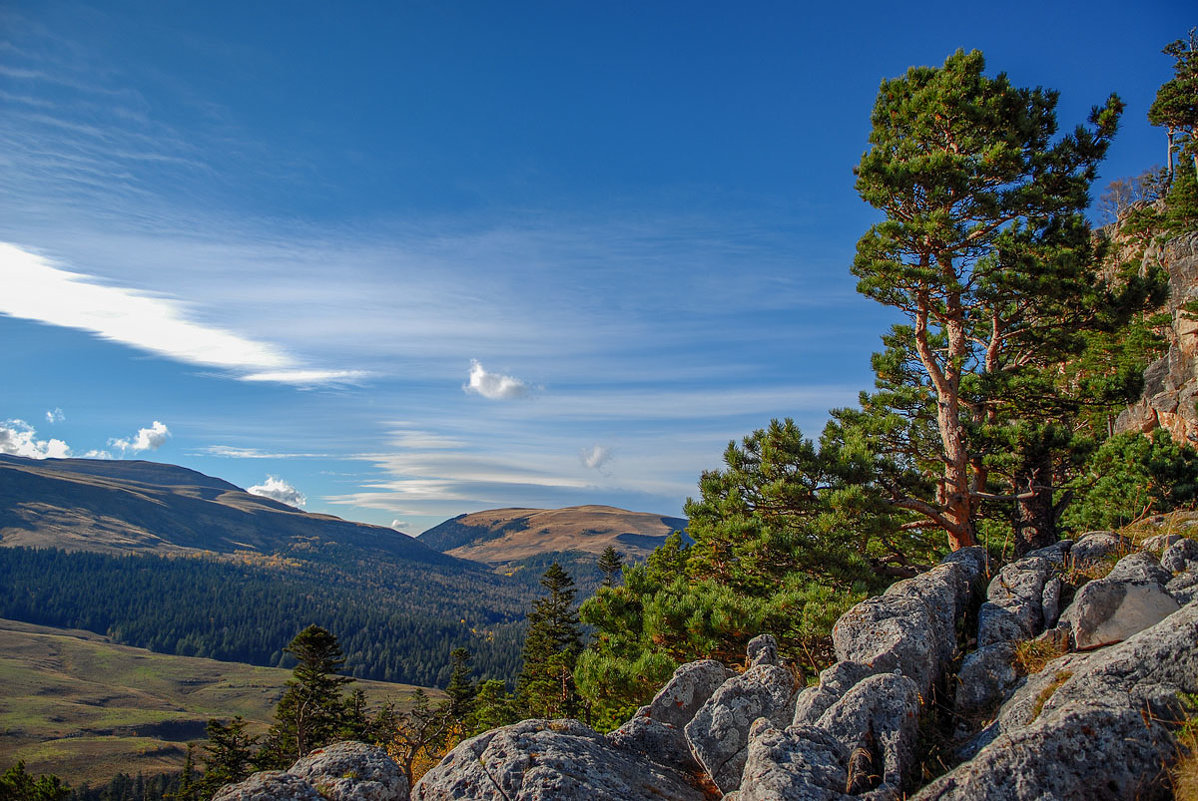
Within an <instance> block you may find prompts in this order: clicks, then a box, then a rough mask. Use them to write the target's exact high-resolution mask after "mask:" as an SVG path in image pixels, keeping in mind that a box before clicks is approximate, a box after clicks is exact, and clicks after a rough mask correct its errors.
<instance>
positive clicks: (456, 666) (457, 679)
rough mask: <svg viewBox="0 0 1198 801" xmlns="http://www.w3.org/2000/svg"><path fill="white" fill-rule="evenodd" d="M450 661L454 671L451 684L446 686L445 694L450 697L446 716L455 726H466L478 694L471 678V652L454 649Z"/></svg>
mask: <svg viewBox="0 0 1198 801" xmlns="http://www.w3.org/2000/svg"><path fill="white" fill-rule="evenodd" d="M449 660H450V664H451V665H452V669H451V672H450V674H449V683H448V684H446V685H445V694H446V695H448V696H449V704H448V705H447V707H446V714H448V715H449V717H450V719H451V720H452V721H453V722H454V725H455V726H465V724H466V721H467V720H468V719H469V717H470V714H471V712H472V711H473V710H474V696H475V694H476V693H477V692H478V688H477V687H476V686H475V684H474V681H473V680H472V679H471V678H470V651H469V649H466V648H454V649H453V652H452V653H451V654H450V655H449Z"/></svg>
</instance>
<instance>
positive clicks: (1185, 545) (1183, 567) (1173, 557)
mask: <svg viewBox="0 0 1198 801" xmlns="http://www.w3.org/2000/svg"><path fill="white" fill-rule="evenodd" d="M1161 568H1163V569H1164V570H1166V571H1168V572H1169V573H1198V541H1195V540H1190V539H1180V540H1178V541H1177V542H1174V543H1173V544H1172V545H1170V546H1169V547H1168V548H1166V549H1165V551H1164V552H1163V553H1162V554H1161Z"/></svg>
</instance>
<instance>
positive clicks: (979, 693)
mask: <svg viewBox="0 0 1198 801" xmlns="http://www.w3.org/2000/svg"><path fill="white" fill-rule="evenodd" d="M1019 678H1020V677H1019V674H1018V673H1017V672H1016V671H1015V642H1014V641H1010V640H1008V641H1004V642H996V643H993V644H991V645H986V646H983V647H981V648H978V649H977V650H976V651H974V652H973V653H971V654H970V655H969V656H967V657H965V661H964V662H963V663H962V664H961V669H960V670H959V671H958V672H957V694H956V709H957V712H958V713H960V714H961V715H966V716H971V715H978V714H982V713H985V712H986V711H993V710H994V709H995V708H996V707H997V705H998V703H999V702H1000V701H1002V700H1003V699H1004V698H1005V697H1006V695H1007V693H1008V692H1009V691H1010V690H1011V689H1012V688H1014V687H1015V685H1016V684H1018V683H1019Z"/></svg>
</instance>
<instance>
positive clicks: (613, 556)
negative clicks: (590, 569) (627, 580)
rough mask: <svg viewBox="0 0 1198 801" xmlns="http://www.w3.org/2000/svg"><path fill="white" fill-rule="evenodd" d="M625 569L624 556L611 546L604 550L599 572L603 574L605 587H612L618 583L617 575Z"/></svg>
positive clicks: (600, 559)
mask: <svg viewBox="0 0 1198 801" xmlns="http://www.w3.org/2000/svg"><path fill="white" fill-rule="evenodd" d="M623 567H624V555H623V554H622V553H620V552H619V551H617V550H616V549H615V548H614V547H612V546H611V545H609V546H607V547H606V548H604V549H603V553H602V554H601V555H600V556H599V570H601V571H602V572H603V586H604V587H612V586H615V583H616V574H617V573H619V572H620V570H621V569H622V568H623Z"/></svg>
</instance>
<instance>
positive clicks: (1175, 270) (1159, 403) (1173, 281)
mask: <svg viewBox="0 0 1198 801" xmlns="http://www.w3.org/2000/svg"><path fill="white" fill-rule="evenodd" d="M1144 260H1145V263H1146V265H1147V264H1148V263H1153V262H1156V261H1159V262H1160V263H1161V264H1162V265H1163V266H1164V268H1165V270H1166V271H1167V272H1168V274H1169V303H1168V308H1167V309H1166V311H1168V312H1169V314H1170V316H1171V318H1172V324H1171V325H1170V326H1169V328H1168V329H1167V331H1166V338H1167V339H1168V342H1169V349H1168V351H1167V352H1166V353H1165V355H1164V356H1162V357H1161V358H1159V359H1157V360H1156V361H1155V362H1153V363H1152V364H1150V365H1149V366H1148V369H1147V370H1145V371H1144V391H1143V393H1142V394H1141V396H1140V399H1139V400H1138V401H1136V402H1135V403H1133V404H1132V405H1131V406H1129V407H1128V408H1127V409H1126V410H1125V411H1124V412H1123V413H1122V414H1120V415H1119V418H1118V420H1116V422H1115V430H1116V431H1117V432H1124V431H1142V432H1148V431H1152V430H1153V429H1155V428H1165V429H1168V431H1169V433H1170V434H1172V436H1173V440H1174V441H1175V442H1189V443H1191V444H1193V443H1195V442H1198V411H1195V408H1194V402H1195V400H1198V320H1195V319H1193V318H1192V317H1191V316H1190V315H1188V314H1186V313H1184V311H1183V307H1184V306H1185V305H1186V304H1187V303H1189V302H1191V301H1193V300H1195V299H1198V232H1195V233H1189V234H1185V235H1182V236H1179V237H1175V238H1173V239H1170V240H1169V241H1168V242H1166V243H1165V244H1164V245H1163V246H1155V245H1154V246H1152V247H1151V248H1149V250H1148V252H1147V253H1146V255H1145V256H1144Z"/></svg>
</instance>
